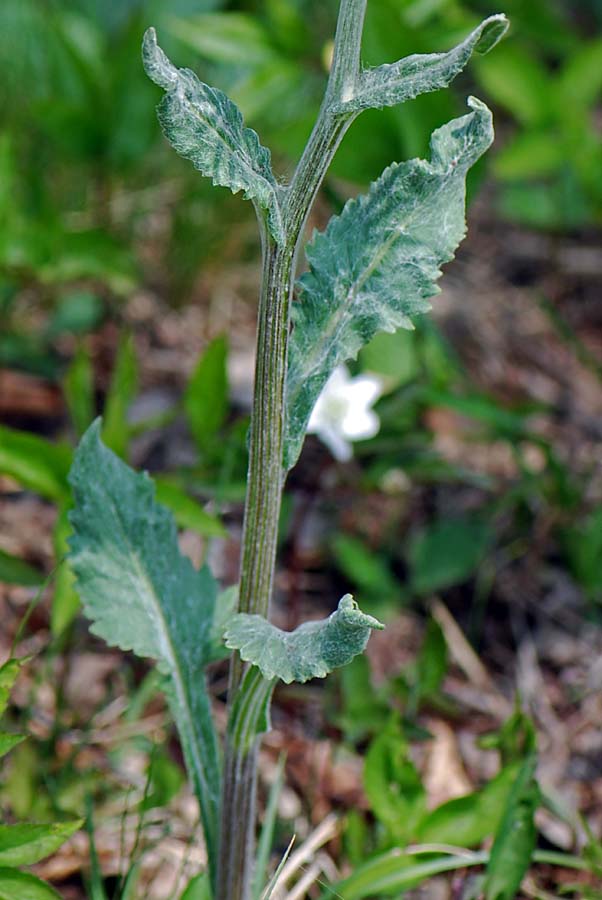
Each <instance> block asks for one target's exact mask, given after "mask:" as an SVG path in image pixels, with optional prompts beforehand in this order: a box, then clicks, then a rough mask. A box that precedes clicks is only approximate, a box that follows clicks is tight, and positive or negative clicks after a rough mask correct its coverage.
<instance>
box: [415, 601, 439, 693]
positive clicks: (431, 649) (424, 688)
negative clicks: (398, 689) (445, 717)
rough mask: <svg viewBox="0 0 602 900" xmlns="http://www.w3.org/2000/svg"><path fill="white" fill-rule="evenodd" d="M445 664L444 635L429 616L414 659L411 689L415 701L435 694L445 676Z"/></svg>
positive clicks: (437, 624)
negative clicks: (414, 668) (413, 678)
mask: <svg viewBox="0 0 602 900" xmlns="http://www.w3.org/2000/svg"><path fill="white" fill-rule="evenodd" d="M447 665H448V659H447V643H446V640H445V635H444V634H443V630H442V628H441V626H440V625H439V623H438V622H437V621H436V620H435V619H432V618H431V619H429V622H428V625H427V628H426V634H425V636H424V641H423V642H422V647H421V648H420V653H419V655H418V659H417V660H416V677H415V681H414V684H413V690H412V694H413V697H414V702H415V703H418V702H419V701H420V700H423V699H425V698H426V699H428V698H430V697H433V696H434V695H436V694H437V692H438V691H439V690H440V688H441V684H442V682H443V679H444V678H445V673H446V672H447Z"/></svg>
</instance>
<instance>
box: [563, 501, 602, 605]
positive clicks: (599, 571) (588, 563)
mask: <svg viewBox="0 0 602 900" xmlns="http://www.w3.org/2000/svg"><path fill="white" fill-rule="evenodd" d="M562 538H563V544H564V549H565V553H566V555H567V557H568V562H569V566H570V568H571V570H572V573H573V575H574V577H575V578H576V579H577V581H578V583H579V584H580V585H581V587H582V588H583V590H584V591H585V593H586V595H587V597H588V598H589V599H590V600H592V601H594V602H596V603H600V602H602V507H600V508H599V509H595V510H593V512H592V513H590V515H589V516H587V517H586V518H585V519H584V520H583V521H581V522H577V523H575V524H574V525H571V526H569V527H567V528H565V529H564V532H563V534H562Z"/></svg>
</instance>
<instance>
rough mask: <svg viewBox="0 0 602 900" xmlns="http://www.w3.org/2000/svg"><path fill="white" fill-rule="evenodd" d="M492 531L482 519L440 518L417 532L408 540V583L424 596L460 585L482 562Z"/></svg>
mask: <svg viewBox="0 0 602 900" xmlns="http://www.w3.org/2000/svg"><path fill="white" fill-rule="evenodd" d="M491 538H492V532H491V529H490V527H489V526H488V525H487V523H486V522H484V521H483V520H482V519H480V518H477V517H474V518H468V517H461V516H458V517H456V518H450V519H441V520H439V521H437V522H434V523H433V524H432V525H430V526H427V527H426V528H424V529H422V530H420V531H418V532H416V533H415V534H414V535H413V536H412V538H411V540H410V543H409V547H408V563H409V566H410V572H411V586H412V589H413V590H414V591H416V593H417V594H420V595H421V596H424V595H426V594H431V593H433V592H434V591H440V590H443V589H444V588H448V587H451V586H452V585H454V584H460V583H461V582H463V581H466V580H467V578H469V577H470V576H471V575H472V574H473V572H474V571H475V569H476V568H477V567H478V565H479V564H480V562H481V561H482V559H483V557H484V555H485V553H486V551H487V548H488V546H489V544H490V542H491Z"/></svg>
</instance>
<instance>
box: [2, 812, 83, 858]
mask: <svg viewBox="0 0 602 900" xmlns="http://www.w3.org/2000/svg"><path fill="white" fill-rule="evenodd" d="M82 825H83V820H81V819H80V820H79V821H77V822H56V823H51V824H48V825H29V824H20V825H0V866H31V865H33V864H34V863H37V862H39V861H40V860H41V859H44V858H45V857H46V856H50V854H51V853H54V852H55V850H58V848H59V847H60V846H61V845H62V844H64V843H65V841H66V840H67V838H69V837H71V835H72V834H74V832H76V831H78V830H79V829H80V828H81V827H82Z"/></svg>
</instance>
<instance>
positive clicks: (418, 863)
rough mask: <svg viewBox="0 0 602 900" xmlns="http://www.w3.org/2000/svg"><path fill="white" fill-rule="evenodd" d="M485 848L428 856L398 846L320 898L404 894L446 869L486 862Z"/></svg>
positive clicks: (355, 898) (347, 899)
mask: <svg viewBox="0 0 602 900" xmlns="http://www.w3.org/2000/svg"><path fill="white" fill-rule="evenodd" d="M487 859H488V854H487V852H486V851H482V852H480V853H470V852H468V851H465V852H462V853H458V854H455V853H449V854H447V855H445V856H436V857H435V858H434V859H433V858H431V859H427V860H426V861H425V857H424V855H423V854H420V855H418V854H411V853H408V854H404V853H403V852H401V853H400V851H399V848H398V847H396V848H395V849H394V850H390V851H389V852H388V853H384V854H381V855H379V856H376V857H374V858H373V859H371V860H369V861H368V862H366V863H364V865H361V866H358V868H357V869H355V871H354V872H353V874H352V875H350V876H349V877H348V878H345V879H344V880H343V881H338V882H336V883H335V884H334V885H333V888H334V890H332V889H330V888H329V887H327V888H326V890H325V891H324V893H323V894H322V895H321V896H320V900H332V897H333V895H334V896H335V897H336V896H337V894H338V896H339V897H344V898H345V900H362V898H364V897H370V898H372V897H380V896H386V897H389V896H394V897H399V896H400V894H401V895H403V892H404V891H408V890H410V889H411V888H414V887H417V886H418V885H419V884H422V882H423V881H426V880H427V879H428V878H432V877H433V876H434V875H438V874H441V873H443V872H454V871H456V870H457V869H465V868H468V867H471V866H480V865H482V864H483V863H485V862H487Z"/></svg>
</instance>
